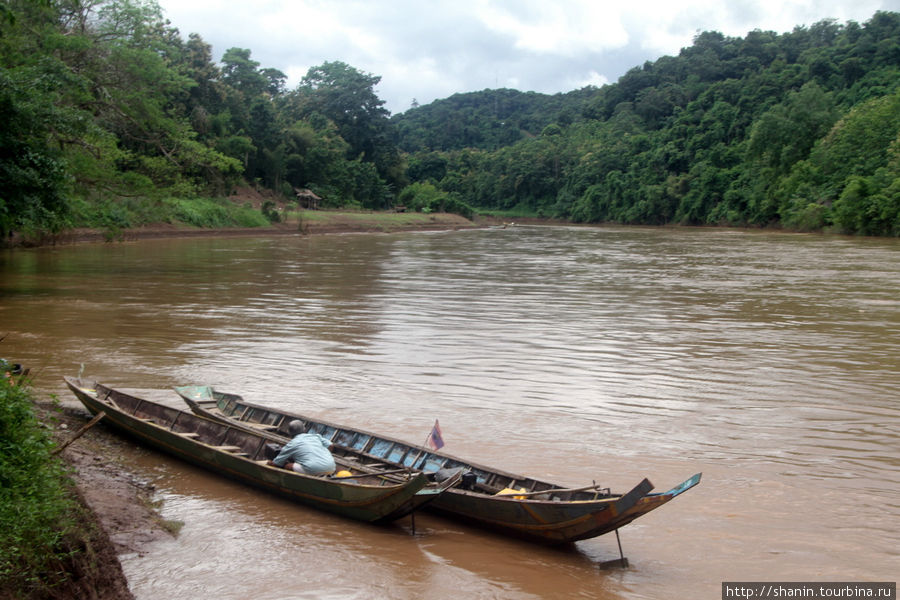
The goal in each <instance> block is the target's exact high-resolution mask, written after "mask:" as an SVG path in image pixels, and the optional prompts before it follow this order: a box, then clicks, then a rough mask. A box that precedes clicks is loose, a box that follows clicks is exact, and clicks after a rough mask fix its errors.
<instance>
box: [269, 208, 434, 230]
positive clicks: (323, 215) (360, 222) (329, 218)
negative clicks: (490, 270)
mask: <svg viewBox="0 0 900 600" xmlns="http://www.w3.org/2000/svg"><path fill="white" fill-rule="evenodd" d="M438 219H439V217H438V216H436V215H431V214H426V213H417V212H403V213H398V212H351V211H346V212H344V211H325V210H301V211H291V212H288V213H286V220H287V221H298V220H299V222H300V223H301V226H302V224H304V223H305V224H315V225H321V226H328V225H333V226H340V225H348V226H355V227H359V228H368V229H374V230H381V231H391V230H393V229H399V228H404V227H415V226H422V225H431V224H433V223H436V222H438Z"/></svg>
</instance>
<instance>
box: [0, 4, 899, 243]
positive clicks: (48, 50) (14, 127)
mask: <svg viewBox="0 0 900 600" xmlns="http://www.w3.org/2000/svg"><path fill="white" fill-rule="evenodd" d="M286 80H287V77H286V76H285V74H284V73H282V72H281V71H279V70H277V69H273V68H270V67H266V66H263V65H260V64H259V63H258V62H257V61H255V60H253V58H252V51H251V50H250V49H247V48H229V49H227V50H226V51H225V52H224V54H223V55H222V56H221V57H220V58H218V59H216V58H214V57H213V56H212V49H211V47H210V45H209V44H207V43H206V42H205V41H204V40H203V38H202V37H201V35H200V34H196V33H192V34H190V35H189V36H187V38H185V37H183V36H182V34H181V32H179V31H178V30H177V29H176V28H175V27H173V26H172V25H171V23H169V22H168V21H167V20H166V19H165V17H164V15H163V13H162V10H161V9H160V7H159V5H158V4H157V3H156V1H155V0H92V1H91V2H73V1H70V0H0V122H2V123H3V126H2V128H0V237H2V238H4V239H5V238H6V237H7V236H8V235H9V234H10V233H12V232H26V233H27V232H32V233H36V234H40V233H41V232H45V231H57V230H60V229H65V228H70V227H77V226H94V227H103V228H108V229H111V230H116V229H121V228H126V227H134V226H138V225H142V224H146V223H153V222H160V221H168V222H176V221H177V222H182V223H189V224H193V225H201V226H221V225H227V224H239V225H244V226H250V225H255V224H260V223H262V222H266V221H265V219H264V218H263V215H262V214H261V213H260V211H259V210H258V209H257V208H256V207H251V206H249V205H247V206H244V205H241V206H238V205H237V204H236V203H235V202H232V201H230V200H228V196H229V193H230V191H231V190H233V189H234V188H235V187H236V186H240V185H247V186H254V187H256V188H257V189H260V190H263V191H267V192H268V193H269V194H270V195H271V196H272V197H274V198H280V199H282V200H287V201H290V200H292V199H295V198H296V197H297V192H298V191H300V192H301V195H303V196H304V197H309V196H308V194H307V192H306V190H307V189H308V190H312V191H313V192H314V193H315V194H317V195H318V196H320V197H321V199H322V200H321V206H322V207H352V208H364V209H387V208H391V207H393V206H395V205H396V204H398V203H399V204H402V205H404V206H406V207H407V209H408V210H422V211H451V212H459V213H461V214H464V215H466V216H470V215H472V214H473V213H474V212H477V211H482V212H485V211H502V212H505V213H506V214H512V215H514V214H521V215H533V216H546V217H555V218H561V219H569V220H574V221H580V222H592V223H598V222H619V223H634V224H667V223H683V224H689V225H703V224H714V225H738V226H774V227H784V228H789V229H795V230H809V231H821V230H833V231H840V232H846V233H854V234H866V235H890V236H898V235H900V139H898V135H900V13H894V12H879V13H876V14H875V15H873V16H872V18H871V19H869V20H868V21H867V22H865V23H862V24H859V23H855V22H848V23H844V24H841V23H837V22H834V21H822V22H820V23H816V24H814V25H812V26H809V27H807V26H798V27H796V28H794V30H793V31H790V32H787V33H776V32H765V31H752V32H749V33H748V34H747V35H746V36H745V37H736V38H731V37H725V36H723V35H721V34H719V33H716V32H704V33H701V34H699V35H697V37H696V38H695V39H694V42H693V44H692V45H691V46H690V47H687V48H684V49H683V50H682V51H681V52H680V53H679V55H678V56H667V57H662V58H660V59H658V60H656V61H653V62H647V63H645V64H644V65H640V66H636V67H634V68H633V69H631V70H630V71H629V72H628V73H626V74H625V75H624V76H623V77H622V78H620V79H619V81H618V82H616V83H615V84H611V85H607V86H604V87H602V88H599V89H598V88H585V89H581V90H575V91H571V92H568V93H563V94H556V95H545V94H537V93H533V92H519V91H515V90H485V91H482V92H476V93H469V94H457V95H454V96H452V97H450V98H447V99H445V100H439V101H436V102H433V103H431V104H429V105H427V106H420V107H417V108H413V109H410V110H409V111H407V112H405V113H403V114H402V115H397V116H395V117H394V118H391V116H390V114H389V113H388V111H387V110H386V109H385V108H384V102H383V101H382V100H381V99H380V98H379V97H378V96H377V94H376V92H375V91H374V90H375V87H376V86H377V85H378V83H379V82H380V80H381V78H380V77H379V76H377V75H373V74H370V73H365V72H361V71H359V70H357V69H356V68H354V67H353V66H351V65H348V64H345V63H343V62H340V61H330V62H325V63H324V64H322V65H319V66H315V67H312V68H310V69H309V71H308V72H307V74H306V76H305V77H303V79H302V80H301V82H300V83H299V85H297V86H296V87H295V88H294V89H287V87H286ZM266 218H269V219H276V218H278V212H277V211H271V210H270V211H266Z"/></svg>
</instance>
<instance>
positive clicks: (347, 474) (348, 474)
mask: <svg viewBox="0 0 900 600" xmlns="http://www.w3.org/2000/svg"><path fill="white" fill-rule="evenodd" d="M334 476H335V477H352V476H353V473H351V472H350V471H338V472H337V473H335V474H334Z"/></svg>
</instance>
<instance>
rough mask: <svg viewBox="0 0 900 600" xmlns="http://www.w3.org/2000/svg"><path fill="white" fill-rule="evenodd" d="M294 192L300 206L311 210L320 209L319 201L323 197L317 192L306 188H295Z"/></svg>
mask: <svg viewBox="0 0 900 600" xmlns="http://www.w3.org/2000/svg"><path fill="white" fill-rule="evenodd" d="M294 193H295V194H297V203H298V204H300V206H302V207H304V208H307V209H309V210H319V202H320V201H321V200H322V199H321V198H320V197H319V196H317V195H316V193H315V192H313V191H312V190H308V189H306V188H303V189H300V188H294Z"/></svg>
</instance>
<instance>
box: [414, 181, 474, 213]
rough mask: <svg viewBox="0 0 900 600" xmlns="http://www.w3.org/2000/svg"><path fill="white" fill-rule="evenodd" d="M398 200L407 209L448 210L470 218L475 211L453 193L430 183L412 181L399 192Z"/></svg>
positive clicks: (426, 211) (420, 210)
mask: <svg viewBox="0 0 900 600" xmlns="http://www.w3.org/2000/svg"><path fill="white" fill-rule="evenodd" d="M398 201H399V202H400V204H401V205H403V206H405V207H406V208H407V210H413V211H416V212H424V213H433V212H449V213H454V214H458V215H462V216H463V217H465V218H467V219H471V218H472V217H473V216H474V214H475V211H474V210H473V209H472V207H471V206H469V205H468V204H466V203H465V202H463V201H462V200H460V199H459V197H458V196H456V195H455V194H448V193H447V192H442V191H440V190H438V189H437V188H436V187H435V186H434V185H433V184H431V183H413V184H410V185H409V186H407V187H406V188H404V189H403V191H402V192H400V196H399V197H398Z"/></svg>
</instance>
